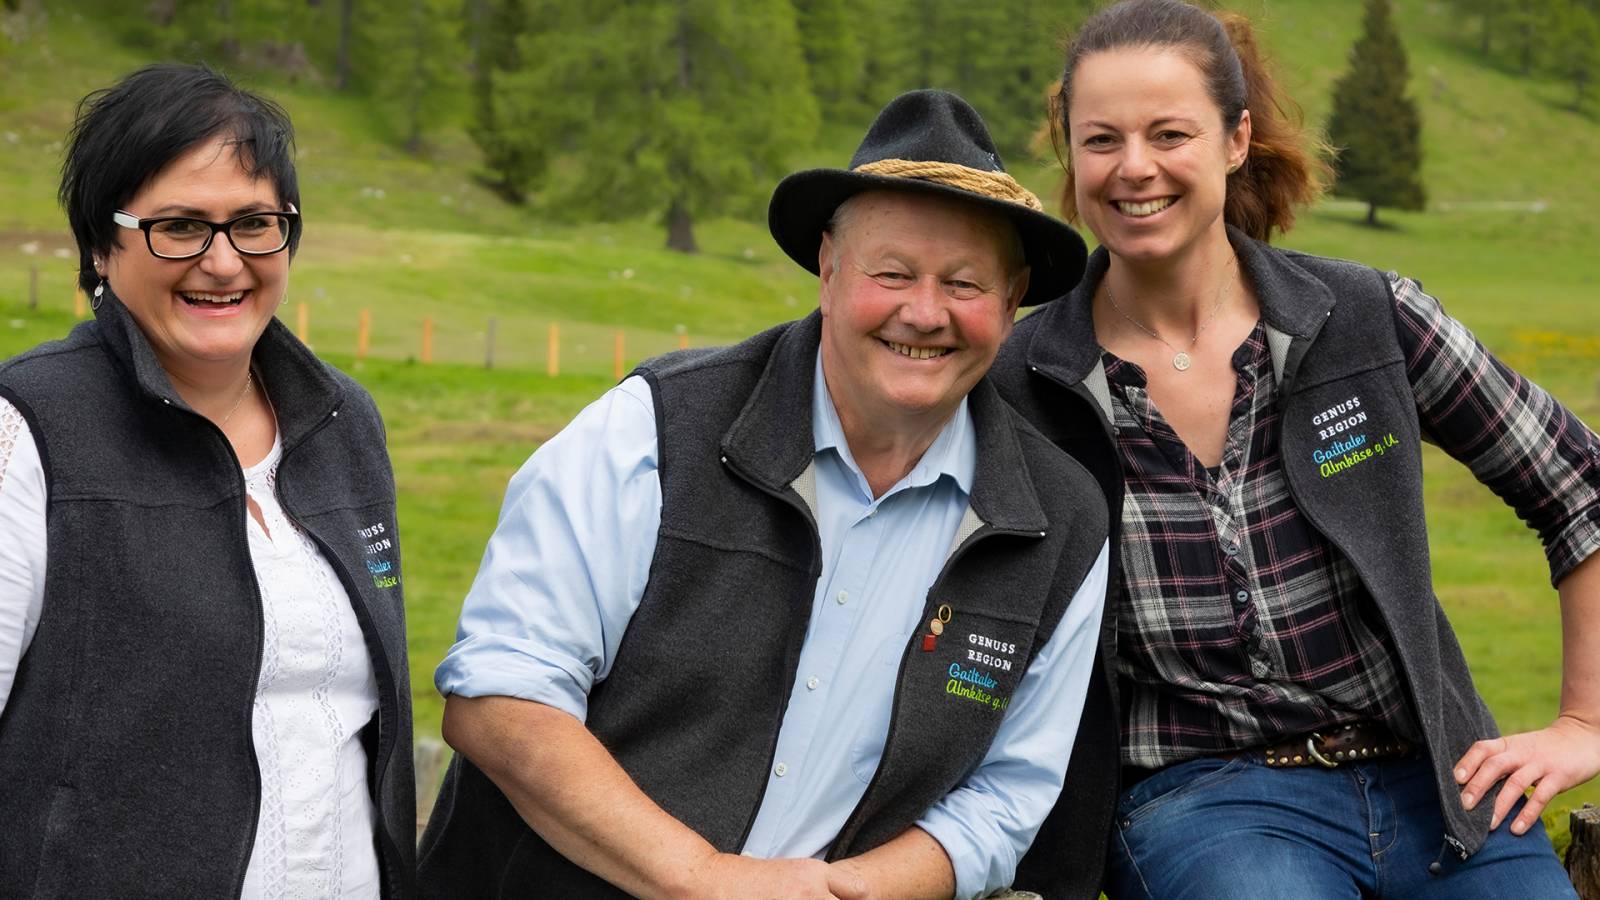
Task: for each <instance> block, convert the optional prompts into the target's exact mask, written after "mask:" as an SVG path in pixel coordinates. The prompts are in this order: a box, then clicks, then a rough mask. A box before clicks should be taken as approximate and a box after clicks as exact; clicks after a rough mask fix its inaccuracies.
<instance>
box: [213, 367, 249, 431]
mask: <svg viewBox="0 0 1600 900" xmlns="http://www.w3.org/2000/svg"><path fill="white" fill-rule="evenodd" d="M255 380H256V373H254V372H249V371H247V372H245V373H244V390H242V391H240V392H239V399H237V400H235V401H233V408H232V409H230V410H228V414H227V415H225V416H223V417H222V421H221V422H220V423H218V424H220V425H226V424H228V420H229V419H231V418H233V414H234V413H236V412H238V411H239V407H240V406H243V405H244V398H246V397H248V396H250V388H251V387H252V386H253V385H254V384H255Z"/></svg>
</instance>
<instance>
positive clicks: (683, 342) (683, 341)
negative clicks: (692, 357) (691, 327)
mask: <svg viewBox="0 0 1600 900" xmlns="http://www.w3.org/2000/svg"><path fill="white" fill-rule="evenodd" d="M678 349H679V350H687V349H689V332H687V331H680V332H678Z"/></svg>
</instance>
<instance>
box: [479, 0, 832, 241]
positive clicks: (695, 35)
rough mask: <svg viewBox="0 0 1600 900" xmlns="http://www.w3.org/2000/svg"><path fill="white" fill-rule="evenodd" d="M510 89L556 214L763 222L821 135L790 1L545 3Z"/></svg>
mask: <svg viewBox="0 0 1600 900" xmlns="http://www.w3.org/2000/svg"><path fill="white" fill-rule="evenodd" d="M529 21H530V22H531V23H537V25H538V30H536V31H533V32H531V33H529V34H527V35H525V36H524V37H523V39H522V41H521V42H520V43H519V45H518V54H519V57H520V60H521V63H522V65H521V68H520V71H516V72H508V73H507V74H506V75H505V77H503V78H500V79H496V81H495V83H494V86H493V91H492V96H493V101H494V109H495V112H496V115H497V116H499V117H500V118H499V120H498V122H497V124H498V128H499V133H500V134H501V135H502V136H504V137H505V138H506V139H507V140H508V141H509V142H510V143H511V144H513V145H514V146H515V147H517V148H519V149H520V151H521V152H522V153H523V154H525V158H527V159H530V160H532V161H533V162H535V163H536V164H537V165H536V166H535V168H534V169H533V171H535V172H537V173H538V174H539V175H540V176H542V177H541V178H540V182H539V183H540V186H541V189H542V191H543V197H542V200H543V202H544V204H545V205H546V206H548V207H549V208H551V209H552V210H561V211H564V212H567V213H572V214H579V215H590V216H594V217H598V218H621V217H626V216H632V215H638V214H641V213H659V214H660V215H661V216H662V219H663V222H664V224H665V225H666V226H667V246H668V247H669V248H671V249H674V250H679V251H682V252H685V253H693V252H695V250H696V249H697V248H696V242H695V238H694V222H695V220H696V219H697V218H700V217H702V216H706V215H711V214H715V213H720V212H745V213H754V212H755V211H756V210H757V209H759V208H761V205H762V204H764V202H765V200H766V197H767V196H768V192H769V191H770V190H771V189H772V186H773V185H774V184H775V183H776V182H777V180H778V179H779V178H780V177H781V176H782V175H783V174H784V172H785V170H786V167H787V162H788V159H787V157H788V155H789V153H790V152H791V151H793V150H795V149H796V148H799V147H804V146H806V145H807V144H808V143H809V142H810V141H811V139H812V138H813V137H814V134H815V130H816V126H817V109H816V101H815V99H814V98H813V97H812V95H811V89H810V85H809V83H808V81H807V74H806V66H805V59H804V57H803V56H802V54H801V49H800V35H799V29H798V27H797V25H796V23H795V13H794V6H793V5H792V4H791V3H790V0H588V2H585V3H581V4H576V3H569V2H565V0H542V4H541V9H540V10H539V14H538V15H537V16H530V17H529Z"/></svg>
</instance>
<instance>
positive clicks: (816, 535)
mask: <svg viewBox="0 0 1600 900" xmlns="http://www.w3.org/2000/svg"><path fill="white" fill-rule="evenodd" d="M722 464H723V465H724V466H726V467H727V468H728V470H729V471H731V472H733V473H734V474H735V475H738V476H739V477H740V478H742V479H744V481H745V482H746V483H748V484H750V485H752V486H754V487H755V488H756V489H758V490H760V491H761V492H762V493H764V494H767V495H768V496H770V497H775V498H777V499H779V500H782V501H783V502H784V503H787V504H788V505H789V506H791V507H793V508H794V509H795V511H796V512H798V513H800V515H801V517H802V518H804V519H805V521H806V525H807V526H808V527H809V528H810V529H811V580H812V582H815V581H816V580H817V579H819V578H821V577H822V564H821V559H822V534H821V532H820V531H819V530H818V529H817V520H816V518H815V517H814V516H813V515H812V512H811V510H810V508H808V507H807V506H806V504H805V503H803V502H801V501H800V500H799V499H797V496H796V495H795V494H794V491H792V490H790V491H788V492H784V491H781V490H773V489H772V488H770V487H768V486H767V485H766V484H764V483H762V482H761V481H759V480H757V479H755V478H752V477H751V476H750V474H749V473H747V472H745V471H744V470H743V469H741V468H740V467H739V465H738V464H737V463H735V462H734V461H733V460H731V459H729V458H728V457H727V456H726V455H723V456H722ZM816 593H817V591H816V588H815V587H814V586H813V587H812V589H811V596H812V598H815V597H816ZM811 607H812V603H809V602H808V603H807V604H806V613H805V619H806V620H805V622H804V623H802V624H805V625H809V624H810V621H811ZM799 667H800V654H799V653H798V652H797V653H795V654H794V659H793V660H792V663H791V664H789V665H787V666H786V667H785V671H786V673H787V679H786V687H787V688H789V690H784V691H782V692H781V698H782V699H780V700H779V701H778V717H777V724H776V725H775V726H774V727H773V729H772V736H771V738H770V740H769V741H768V743H767V762H766V766H765V767H764V768H763V769H762V770H761V771H762V776H761V790H759V791H757V792H756V802H755V803H753V804H751V806H750V814H749V815H748V816H747V817H746V818H745V821H744V829H743V830H742V831H740V832H739V846H738V847H736V848H734V850H733V852H735V853H738V852H740V851H742V850H743V849H744V845H745V841H748V840H749V839H750V829H752V828H754V827H755V824H756V815H757V814H758V813H760V812H761V803H762V801H763V800H765V799H766V796H767V785H768V784H770V783H771V781H772V760H773V758H774V757H776V756H777V755H778V733H779V732H780V731H782V730H783V717H784V716H785V715H786V714H787V713H788V712H789V695H790V693H791V692H792V691H793V688H794V674H795V672H797V671H799Z"/></svg>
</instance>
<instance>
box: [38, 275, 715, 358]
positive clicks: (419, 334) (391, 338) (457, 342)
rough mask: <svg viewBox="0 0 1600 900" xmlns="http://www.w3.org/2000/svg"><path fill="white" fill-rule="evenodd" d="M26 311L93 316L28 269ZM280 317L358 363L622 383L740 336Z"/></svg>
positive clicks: (547, 322) (430, 319)
mask: <svg viewBox="0 0 1600 900" xmlns="http://www.w3.org/2000/svg"><path fill="white" fill-rule="evenodd" d="M24 298H25V300H24V302H25V305H26V309H27V310H29V311H44V312H56V313H59V312H64V311H65V310H66V309H67V308H69V306H70V309H71V311H72V315H73V317H74V318H75V319H78V320H82V319H87V318H89V316H90V314H91V313H90V308H89V298H88V297H87V296H85V294H84V293H83V291H82V290H81V289H80V288H78V286H77V285H76V284H75V283H73V282H72V281H71V280H70V279H69V278H65V277H63V276H62V275H61V273H59V272H55V271H50V270H44V271H43V272H42V271H41V269H40V267H38V266H30V267H29V270H28V273H27V287H26V293H25V294H24ZM278 317H279V319H280V320H282V321H283V323H284V324H285V325H286V326H288V327H289V328H290V330H292V331H293V332H294V333H295V335H296V336H298V337H299V338H300V339H301V340H302V341H304V342H305V343H306V344H307V345H309V346H310V347H311V348H312V349H313V350H316V351H318V352H321V353H329V354H335V355H340V356H350V357H353V358H355V359H356V360H357V361H362V360H367V359H379V360H393V361H411V362H416V363H420V364H424V365H427V364H435V363H437V364H448V365H471V366H482V367H486V368H491V369H517V370H533V371H538V372H544V373H545V374H548V375H550V376H552V377H553V376H558V375H592V376H609V377H612V378H621V377H622V376H623V375H625V374H627V373H628V372H629V371H631V370H632V368H633V366H635V365H637V364H638V363H639V362H641V361H643V360H645V359H649V358H650V357H653V356H658V355H660V354H662V353H667V352H669V351H672V350H679V349H685V348H688V347H692V346H710V345H717V344H726V343H732V342H734V341H736V340H738V338H737V337H734V336H728V335H701V334H692V333H691V332H690V329H689V328H688V326H686V325H679V326H677V327H676V328H673V329H670V330H662V329H650V328H640V327H626V328H619V327H616V326H615V325H610V324H605V323H595V322H583V321H578V320H574V319H555V318H550V317H547V316H540V315H535V314H522V313H519V312H518V311H517V310H515V309H508V310H506V311H505V312H503V313H497V314H495V315H485V316H482V317H480V318H473V317H468V316H464V315H461V314H456V313H439V312H430V311H429V310H427V309H423V308H417V307H413V306H407V307H404V308H397V309H380V308H374V307H359V308H350V307H346V306H340V305H337V304H334V303H331V302H327V301H323V302H308V301H297V300H294V299H289V300H287V301H286V302H285V303H284V304H283V306H282V307H281V308H280V309H279V310H278Z"/></svg>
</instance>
